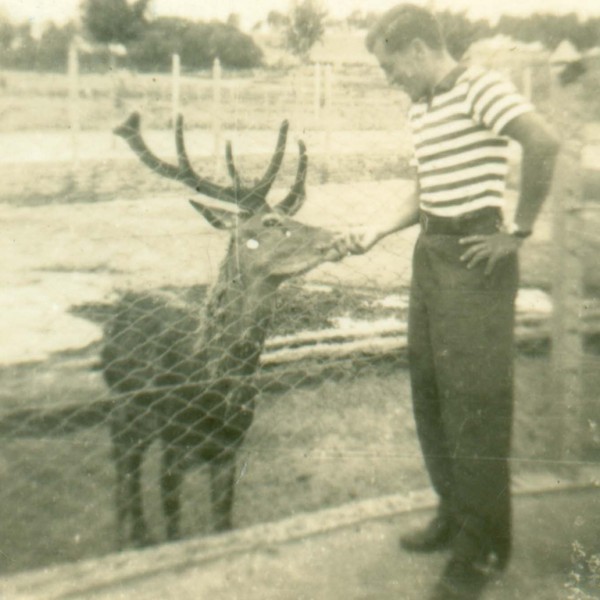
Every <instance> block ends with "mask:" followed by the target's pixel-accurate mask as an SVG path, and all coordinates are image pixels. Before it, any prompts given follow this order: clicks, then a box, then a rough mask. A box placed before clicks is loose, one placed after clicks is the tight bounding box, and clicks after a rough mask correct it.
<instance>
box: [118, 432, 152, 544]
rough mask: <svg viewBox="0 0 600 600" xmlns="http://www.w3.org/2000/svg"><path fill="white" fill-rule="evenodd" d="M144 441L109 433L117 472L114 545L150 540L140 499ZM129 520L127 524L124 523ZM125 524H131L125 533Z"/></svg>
mask: <svg viewBox="0 0 600 600" xmlns="http://www.w3.org/2000/svg"><path fill="white" fill-rule="evenodd" d="M148 445H149V444H147V443H129V442H127V441H125V440H123V439H122V438H121V436H119V435H118V434H114V433H113V460H114V462H115V467H116V472H117V481H116V483H117V486H116V509H117V544H118V547H119V549H122V548H123V547H124V546H126V545H127V544H128V543H131V544H133V545H134V546H138V547H140V546H147V545H149V544H151V543H152V539H151V537H150V535H149V533H148V526H147V524H146V520H145V518H144V508H143V500H142V486H141V477H142V462H143V458H144V454H145V452H146V450H147V448H148ZM128 521H130V523H129V522H128ZM128 525H131V527H130V529H129V535H128Z"/></svg>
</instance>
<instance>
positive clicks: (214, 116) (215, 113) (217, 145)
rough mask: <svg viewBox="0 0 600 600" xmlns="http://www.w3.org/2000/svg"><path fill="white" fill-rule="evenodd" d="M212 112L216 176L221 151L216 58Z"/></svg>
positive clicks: (218, 66) (216, 61)
mask: <svg viewBox="0 0 600 600" xmlns="http://www.w3.org/2000/svg"><path fill="white" fill-rule="evenodd" d="M212 75H213V110H212V113H213V114H212V122H213V127H212V129H213V140H214V147H213V157H214V161H215V166H214V173H215V174H217V173H218V172H219V169H220V164H221V163H220V161H219V152H220V149H221V135H222V131H221V75H222V71H221V62H220V61H219V59H218V58H215V61H214V63H213V72H212Z"/></svg>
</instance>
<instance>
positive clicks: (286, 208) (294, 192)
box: [275, 140, 308, 215]
mask: <svg viewBox="0 0 600 600" xmlns="http://www.w3.org/2000/svg"><path fill="white" fill-rule="evenodd" d="M298 150H299V151H300V160H299V161H298V169H297V171H296V180H295V181H294V185H293V186H292V189H291V190H290V191H289V193H288V195H287V196H286V197H285V198H284V199H283V200H282V201H281V202H279V204H277V205H276V206H275V208H276V209H277V210H280V211H281V212H283V213H285V214H286V215H295V214H296V213H297V212H298V211H299V210H300V208H302V205H303V204H304V200H305V199H306V185H305V183H306V173H307V171H308V156H307V155H306V146H305V145H304V142H303V141H302V140H300V141H299V142H298Z"/></svg>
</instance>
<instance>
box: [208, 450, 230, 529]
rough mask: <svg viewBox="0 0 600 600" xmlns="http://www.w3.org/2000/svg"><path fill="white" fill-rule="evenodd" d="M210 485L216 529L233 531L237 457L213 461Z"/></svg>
mask: <svg viewBox="0 0 600 600" xmlns="http://www.w3.org/2000/svg"><path fill="white" fill-rule="evenodd" d="M210 484H211V485H210V492H211V500H212V512H213V519H214V522H215V525H214V528H215V530H216V531H226V530H228V529H231V528H232V525H231V513H232V510H233V494H234V492H233V489H234V485H235V457H234V456H233V455H232V456H227V457H224V458H219V459H215V460H213V461H211V463H210Z"/></svg>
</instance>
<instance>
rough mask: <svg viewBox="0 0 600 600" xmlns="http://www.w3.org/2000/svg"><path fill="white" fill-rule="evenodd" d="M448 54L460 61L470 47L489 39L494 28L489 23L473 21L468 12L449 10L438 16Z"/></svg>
mask: <svg viewBox="0 0 600 600" xmlns="http://www.w3.org/2000/svg"><path fill="white" fill-rule="evenodd" d="M436 16H437V18H438V20H439V22H440V26H441V28H442V31H443V32H444V39H445V40H446V46H447V47H448V52H450V54H451V55H452V56H453V57H454V58H456V59H457V60H459V59H460V58H461V57H462V55H463V54H464V53H465V52H466V50H467V49H468V48H469V46H470V45H471V44H472V43H473V42H476V41H477V40H479V39H481V38H484V37H488V36H489V35H490V34H491V31H492V28H491V26H490V24H489V23H488V22H487V21H481V20H480V21H471V20H470V19H469V18H468V17H467V15H466V12H464V11H463V12H459V13H455V12H451V11H449V10H446V11H443V12H440V13H437V14H436Z"/></svg>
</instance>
